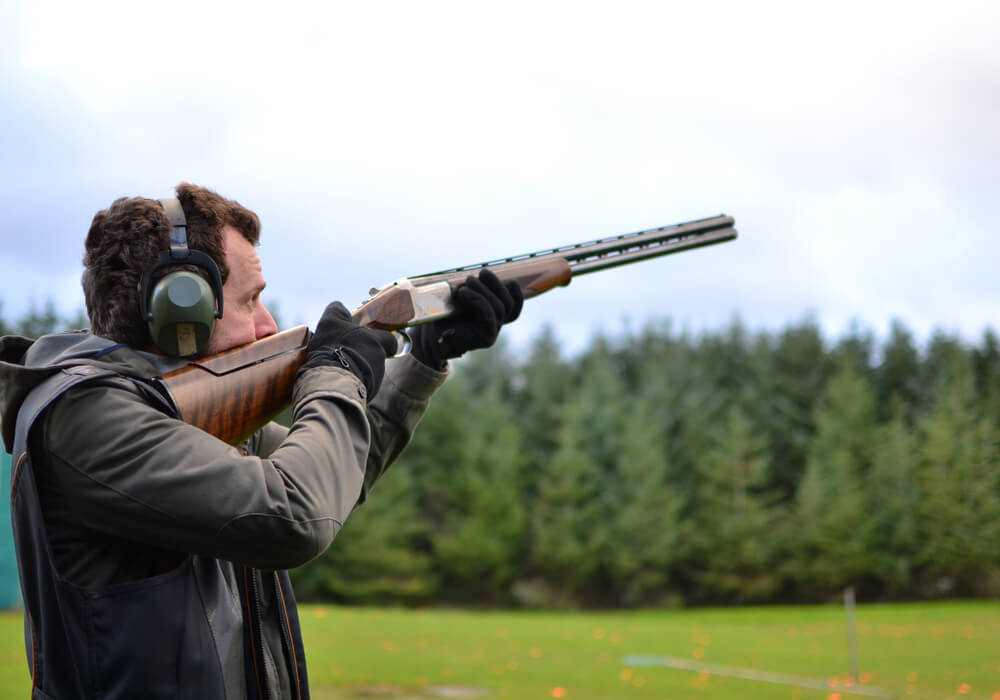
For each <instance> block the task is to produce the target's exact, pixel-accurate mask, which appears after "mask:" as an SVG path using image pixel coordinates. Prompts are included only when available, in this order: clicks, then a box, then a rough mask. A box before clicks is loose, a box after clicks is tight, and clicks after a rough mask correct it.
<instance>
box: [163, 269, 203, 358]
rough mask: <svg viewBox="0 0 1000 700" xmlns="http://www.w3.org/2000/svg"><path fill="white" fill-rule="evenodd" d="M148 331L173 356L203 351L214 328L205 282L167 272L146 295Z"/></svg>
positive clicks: (183, 272)
mask: <svg viewBox="0 0 1000 700" xmlns="http://www.w3.org/2000/svg"><path fill="white" fill-rule="evenodd" d="M149 312H150V315H151V316H152V319H151V320H150V321H149V332H150V334H151V335H152V336H153V342H154V343H155V344H156V345H157V346H158V347H159V348H160V349H161V350H163V351H164V352H166V353H168V354H170V355H174V356H175V357H187V356H189V355H197V354H199V353H201V352H203V351H204V350H205V348H206V347H207V346H208V341H209V339H210V338H211V337H212V330H213V329H214V328H215V312H216V308H215V297H214V296H213V294H212V288H211V287H210V286H209V284H208V282H206V281H205V280H204V278H202V277H201V276H200V275H197V274H195V273H193V272H187V271H179V272H171V273H170V274H169V275H167V276H165V277H164V278H163V279H161V280H160V281H159V282H157V283H156V286H155V287H154V288H153V293H152V295H151V296H150V301H149Z"/></svg>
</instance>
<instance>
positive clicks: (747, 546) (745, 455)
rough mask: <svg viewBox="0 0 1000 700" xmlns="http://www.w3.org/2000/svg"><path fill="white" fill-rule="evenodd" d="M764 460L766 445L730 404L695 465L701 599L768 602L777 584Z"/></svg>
mask: <svg viewBox="0 0 1000 700" xmlns="http://www.w3.org/2000/svg"><path fill="white" fill-rule="evenodd" d="M768 460H769V450H768V446H767V442H766V440H765V439H764V437H763V436H762V435H760V434H759V433H758V432H756V431H755V430H754V427H753V424H752V423H751V421H750V419H749V417H748V416H747V414H746V412H745V411H744V410H743V409H742V408H741V407H740V406H739V404H736V403H734V404H732V405H731V406H730V407H729V410H728V411H727V414H726V418H725V421H724V422H723V423H722V424H721V426H720V429H719V430H718V432H717V442H716V444H715V446H714V447H713V448H712V449H711V450H709V451H708V452H707V453H706V454H705V455H704V456H703V458H702V459H701V460H699V462H698V465H697V469H698V475H699V477H700V482H699V489H698V493H697V509H696V511H695V518H696V523H697V529H696V542H697V543H698V556H697V561H698V562H699V572H698V576H697V580H698V583H699V585H700V587H701V592H702V595H703V596H705V597H706V598H709V599H715V600H723V601H727V602H729V601H736V602H746V601H760V600H767V599H768V597H769V596H770V595H772V594H773V593H774V591H775V590H776V589H777V587H778V585H779V581H780V579H779V577H778V575H777V573H776V572H775V571H774V566H775V558H776V553H777V548H778V542H776V541H775V536H774V530H775V527H776V524H777V522H778V517H779V516H778V508H777V506H776V505H775V504H774V500H775V499H774V497H773V495H771V494H768V493H766V492H765V491H764V489H765V487H766V485H767V483H768V479H769V474H768V470H769V463H768Z"/></svg>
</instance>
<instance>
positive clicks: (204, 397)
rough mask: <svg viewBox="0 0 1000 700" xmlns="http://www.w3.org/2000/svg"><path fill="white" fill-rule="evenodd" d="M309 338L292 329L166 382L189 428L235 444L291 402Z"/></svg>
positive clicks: (176, 374) (167, 378)
mask: <svg viewBox="0 0 1000 700" xmlns="http://www.w3.org/2000/svg"><path fill="white" fill-rule="evenodd" d="M309 335H310V334H309V329H308V328H306V327H305V326H298V327H296V328H291V329H289V330H287V331H283V332H282V333H278V334H277V335H272V336H270V337H268V338H264V339H262V340H258V341H256V342H253V343H249V344H247V345H242V346H240V347H237V348H233V349H232V350H226V351H224V352H221V353H219V354H217V355H212V356H210V357H206V358H203V359H200V360H197V361H195V362H192V363H190V364H189V365H187V366H186V367H183V368H181V369H179V370H176V371H174V372H170V373H168V374H165V375H163V377H161V380H162V381H163V383H164V384H165V385H166V386H167V388H168V389H169V390H170V394H171V396H172V397H173V399H174V403H176V404H177V408H178V409H180V412H181V419H182V420H183V421H184V422H185V423H190V424H191V425H193V426H195V427H197V428H201V429H202V430H204V431H205V432H208V433H211V434H212V435H215V436H216V437H217V438H219V439H220V440H224V441H225V442H227V443H229V444H230V445H236V444H239V443H240V442H242V441H244V440H246V439H247V438H248V437H250V436H251V435H252V434H253V433H255V432H256V431H257V430H259V429H260V428H262V427H263V426H264V425H266V424H267V422H268V421H270V420H271V419H272V418H274V417H275V416H276V415H278V414H279V413H281V411H282V410H284V409H285V407H286V406H288V404H289V402H290V401H291V400H292V387H293V386H294V384H295V374H296V373H297V372H298V370H299V367H301V366H302V363H303V362H305V358H306V344H307V343H308V342H309Z"/></svg>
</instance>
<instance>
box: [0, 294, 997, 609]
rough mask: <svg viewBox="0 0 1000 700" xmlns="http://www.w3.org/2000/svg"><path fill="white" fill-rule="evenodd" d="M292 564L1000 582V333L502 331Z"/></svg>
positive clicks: (418, 576)
mask: <svg viewBox="0 0 1000 700" xmlns="http://www.w3.org/2000/svg"><path fill="white" fill-rule="evenodd" d="M36 315H37V314H36ZM2 327H3V322H2V320H0V328H2ZM38 329H39V328H38V327H37V326H36V327H35V328H34V330H38ZM7 330H8V331H9V330H12V328H11V327H10V326H7ZM293 577H294V579H295V580H296V588H297V590H298V591H299V594H300V596H301V597H304V598H312V599H323V600H332V601H338V602H343V603H358V604H364V603H401V604H414V605H422V604H430V603H444V604H457V605H476V606H479V605H482V606H525V607H532V606H544V607H553V606H564V607H578V606H602V607H611V606H624V607H633V606H651V605H699V604H740V603H776V602H812V601H824V600H828V599H830V598H832V597H834V596H837V595H839V593H840V592H841V591H842V590H843V589H844V588H845V587H846V586H854V587H855V589H856V590H857V591H858V595H859V597H861V598H862V599H866V600H900V599H926V598H938V597H960V596H965V597H973V596H974V597H995V596H998V595H1000V340H998V338H997V336H996V334H995V333H994V332H993V331H992V330H987V331H986V332H984V334H983V336H982V338H981V339H980V340H979V341H977V342H974V343H970V342H968V341H964V340H962V339H961V338H960V337H958V336H957V335H954V334H950V333H946V332H938V333H935V334H934V335H933V336H932V337H931V338H929V339H928V340H927V341H926V342H925V343H918V342H917V341H916V340H915V338H914V335H913V333H912V332H911V331H910V330H909V329H908V328H907V327H906V326H905V325H904V324H903V323H901V322H896V323H894V324H893V325H892V327H891V329H890V332H889V334H888V337H887V338H885V339H883V340H877V339H876V338H875V337H874V335H873V334H872V333H871V332H870V331H867V330H865V329H860V328H855V329H852V330H850V331H848V332H846V333H845V334H843V336H842V337H840V338H838V339H835V340H833V341H829V340H827V339H825V338H824V336H823V334H822V332H821V330H820V328H819V326H818V324H817V323H816V322H815V321H814V320H813V319H810V318H806V319H804V320H802V321H800V322H797V323H792V324H789V325H788V326H787V327H785V328H784V329H781V330H779V331H776V332H766V331H752V330H750V329H748V328H747V327H746V326H745V325H744V324H742V323H741V322H739V321H738V320H734V321H733V322H732V323H731V324H730V325H729V326H728V327H726V328H723V329H720V330H715V331H708V332H703V333H698V334H693V333H689V332H685V331H683V330H677V329H675V328H673V327H672V326H671V325H670V323H669V322H660V323H654V324H650V325H648V326H646V327H644V328H642V329H641V330H639V331H635V332H623V333H622V334H621V335H619V336H615V337H595V338H593V339H592V340H591V342H590V343H589V344H588V345H587V347H585V348H584V349H583V351H581V352H579V353H577V354H574V355H573V356H565V355H564V354H563V353H562V352H561V350H560V343H559V340H558V338H557V337H556V336H555V334H554V333H553V332H552V331H551V330H545V331H543V332H541V333H540V334H539V335H538V336H537V337H536V338H535V339H534V340H533V341H532V343H531V344H530V347H528V348H526V349H525V350H524V351H523V352H517V353H515V352H514V351H512V350H511V349H510V348H509V347H507V346H505V345H504V344H502V343H501V344H500V345H498V346H497V347H495V348H493V349H492V350H489V351H485V352H478V353H472V354H471V355H470V356H469V357H467V358H465V359H463V360H461V361H459V362H456V363H455V369H454V374H453V377H452V378H451V379H450V380H449V381H448V382H447V383H446V384H445V386H444V387H443V388H442V389H441V391H439V392H438V394H437V395H436V396H435V397H434V399H433V401H432V404H431V409H430V410H429V411H428V413H427V415H426V416H425V417H424V419H423V421H422V423H421V425H420V427H419V429H418V430H417V433H416V436H415V437H414V440H413V442H412V443H411V444H410V446H409V447H408V448H407V450H406V452H405V453H404V454H403V455H402V457H401V458H400V459H399V461H398V462H397V463H396V464H395V465H394V466H393V467H392V468H391V469H390V471H389V473H388V474H387V475H386V476H385V477H384V478H383V479H382V481H380V482H379V483H378V484H377V485H376V487H375V488H374V489H373V492H372V494H371V497H370V499H369V500H368V502H366V503H365V504H363V505H362V506H360V507H359V508H358V509H357V510H356V511H355V513H354V514H352V516H351V517H350V519H349V520H348V522H347V523H346V524H345V526H344V528H343V531H342V533H341V535H340V536H338V537H337V538H336V540H335V541H334V544H333V545H332V546H331V547H330V548H329V549H328V550H327V551H326V552H325V553H324V554H323V555H321V556H320V557H319V558H317V559H316V560H314V561H313V562H311V563H310V564H308V565H306V566H304V567H302V568H300V569H298V570H296V571H294V572H293Z"/></svg>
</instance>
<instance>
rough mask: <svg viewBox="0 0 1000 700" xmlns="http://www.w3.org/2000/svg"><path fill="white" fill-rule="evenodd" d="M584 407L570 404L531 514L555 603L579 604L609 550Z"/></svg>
mask: <svg viewBox="0 0 1000 700" xmlns="http://www.w3.org/2000/svg"><path fill="white" fill-rule="evenodd" d="M584 433H585V426H584V424H583V422H582V420H581V417H580V405H579V403H577V402H573V403H570V404H567V405H565V407H564V417H563V423H562V426H561V428H560V430H559V440H558V447H557V449H556V452H555V454H554V455H553V457H552V460H551V461H550V462H548V463H547V464H545V465H543V466H542V468H541V474H540V478H539V481H538V493H537V497H536V498H535V501H534V503H533V504H532V509H531V564H532V568H533V569H534V570H535V571H537V572H538V573H539V574H540V575H541V576H542V578H543V579H544V580H545V581H546V583H547V585H548V586H549V587H550V588H551V589H552V591H553V596H552V600H551V602H552V604H556V605H574V604H577V603H579V601H580V597H579V596H580V593H581V591H583V589H584V588H585V586H586V585H587V584H588V582H589V581H590V579H591V577H592V576H593V575H594V573H595V571H596V570H597V567H598V565H599V562H600V558H601V553H602V551H603V550H604V547H605V544H604V543H605V538H606V532H605V531H604V530H603V529H601V527H600V526H601V524H602V521H601V516H602V515H603V513H602V507H601V506H602V504H601V501H600V496H601V488H602V485H603V479H602V475H601V473H600V467H599V466H598V464H597V463H596V462H595V461H594V460H593V459H592V458H591V457H590V455H589V454H588V453H587V452H586V450H585V449H584V439H585V435H584Z"/></svg>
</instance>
